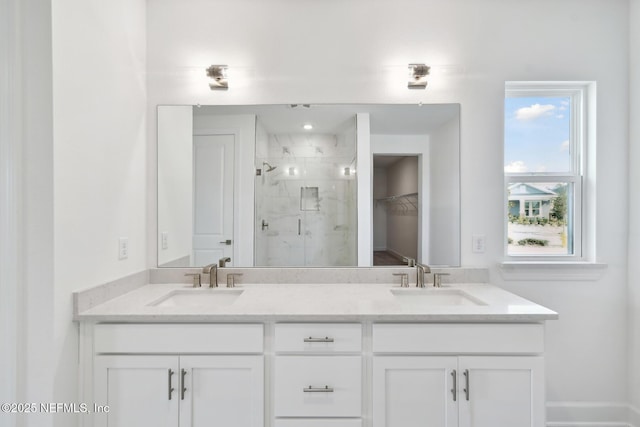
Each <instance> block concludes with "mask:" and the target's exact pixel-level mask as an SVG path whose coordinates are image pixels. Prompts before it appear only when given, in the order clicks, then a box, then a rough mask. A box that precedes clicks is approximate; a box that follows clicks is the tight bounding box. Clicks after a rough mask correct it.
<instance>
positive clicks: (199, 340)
mask: <svg viewBox="0 0 640 427" xmlns="http://www.w3.org/2000/svg"><path fill="white" fill-rule="evenodd" d="M263 335H264V332H263V325H261V324H135V323H134V324H98V325H95V327H94V350H95V353H181V354H184V353H262V352H263V351H264V350H263Z"/></svg>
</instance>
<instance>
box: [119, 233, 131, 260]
mask: <svg viewBox="0 0 640 427" xmlns="http://www.w3.org/2000/svg"><path fill="white" fill-rule="evenodd" d="M127 258H129V238H128V237H120V238H119V239H118V259H127Z"/></svg>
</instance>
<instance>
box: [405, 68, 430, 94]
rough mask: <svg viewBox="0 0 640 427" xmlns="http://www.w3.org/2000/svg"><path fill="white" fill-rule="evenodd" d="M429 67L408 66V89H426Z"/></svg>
mask: <svg viewBox="0 0 640 427" xmlns="http://www.w3.org/2000/svg"><path fill="white" fill-rule="evenodd" d="M429 70H430V67H428V66H426V65H425V64H409V82H408V83H407V87H408V88H409V89H426V87H427V76H428V75H429Z"/></svg>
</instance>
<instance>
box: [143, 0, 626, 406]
mask: <svg viewBox="0 0 640 427" xmlns="http://www.w3.org/2000/svg"><path fill="white" fill-rule="evenodd" d="M248 10H250V11H251V13H247V11H248ZM220 11H223V13H220ZM408 11H410V13H408ZM265 17H268V18H267V19H265ZM147 18H148V24H149V25H148V41H149V43H148V48H149V50H148V65H149V68H148V70H149V74H148V78H149V85H148V89H149V110H150V111H153V109H155V105H156V104H160V103H187V104H194V103H202V104H231V103H234V104H247V103H249V104H251V103H291V102H312V103H320V102H329V103H335V102H349V103H351V102H354V103H358V102H382V103H389V102H392V103H404V102H406V103H412V102H418V101H423V102H427V103H433V102H454V103H460V104H461V162H462V164H461V167H462V171H463V172H462V182H461V186H462V195H461V198H462V231H461V241H462V242H463V247H462V264H463V265H466V266H478V265H479V266H489V267H491V269H492V271H491V279H492V281H493V282H495V283H496V284H498V285H500V286H504V287H505V288H507V289H509V290H512V291H515V292H517V293H520V294H522V295H523V296H525V297H527V298H530V299H532V300H534V301H536V302H539V303H541V304H544V305H547V306H549V307H551V308H552V309H555V310H557V311H559V312H560V316H561V317H560V320H558V321H553V322H549V323H548V326H547V337H548V339H547V349H548V353H547V355H548V357H547V379H548V387H547V397H548V399H549V400H550V401H552V402H556V403H558V402H564V403H560V404H561V405H565V406H566V407H572V406H571V405H572V404H571V403H567V402H585V405H586V406H589V405H595V402H625V401H626V399H627V390H626V389H625V387H621V386H620V385H621V384H625V383H626V382H627V376H626V366H627V360H626V356H627V349H626V343H627V334H626V330H627V327H626V322H627V316H626V310H625V306H626V304H625V299H626V295H627V286H626V275H627V261H626V260H627V216H628V210H627V197H628V186H627V167H626V164H627V154H628V150H627V148H628V139H627V136H628V115H627V112H626V107H625V106H626V105H628V104H627V103H628V72H629V69H628V44H629V41H628V32H627V28H628V22H629V18H628V2H627V1H610V0H563V1H562V2H558V1H555V0H539V1H536V2H526V1H509V2H506V1H495V0H482V1H469V0H452V1H448V2H442V1H437V0H424V1H420V2H416V1H412V0H399V1H396V2H394V3H393V4H392V5H390V4H388V3H383V2H370V1H367V0H352V1H349V2H317V1H311V0H301V1H296V2H291V1H288V0H272V1H269V2H255V1H251V0H233V1H231V0H219V1H212V2H202V1H197V0H183V1H179V2H178V1H175V0H151V1H149V3H148V15H147ZM213 24H215V31H214V32H213V34H214V35H212V25H213ZM327 28H331V31H327ZM489 29H490V30H489ZM169 30H170V31H169ZM417 61H424V62H426V63H428V64H430V65H432V66H433V67H434V69H433V71H434V73H433V75H432V77H431V78H430V83H429V87H428V89H427V90H426V91H415V90H414V91H409V90H407V89H406V70H407V68H406V67H407V64H408V63H412V62H417ZM212 63H227V64H229V65H230V67H231V68H230V73H229V74H230V89H229V91H227V92H220V91H218V92H212V91H210V90H209V89H208V87H207V84H206V80H205V78H204V76H203V74H204V71H203V70H204V69H205V68H206V67H207V66H208V65H210V64H212ZM326 64H336V66H329V67H328V66H326ZM444 66H446V68H447V70H448V71H449V73H446V74H442V73H440V74H439V73H438V67H440V68H441V69H442V68H443V67H444ZM508 80H513V81H518V80H520V81H525V80H528V81H535V80H590V81H591V80H593V81H597V82H598V115H597V125H598V126H597V132H598V134H597V136H598V141H599V143H600V144H599V146H598V160H597V168H598V169H597V170H598V184H597V190H598V191H597V194H598V204H597V206H598V208H597V211H596V215H597V226H598V233H597V236H596V238H597V248H598V258H599V260H600V261H602V262H606V263H608V269H607V270H606V272H605V274H604V276H603V277H602V278H601V279H599V280H595V281H556V280H551V281H547V282H540V281H504V280H502V279H501V276H500V273H499V272H498V270H497V268H496V267H495V266H496V263H497V262H499V261H500V260H501V259H502V256H503V240H504V239H503V194H502V179H503V178H502V173H503V172H502V170H503V164H502V163H503V158H502V133H503V118H502V111H503V98H504V82H505V81H508ZM154 126H155V124H154V123H150V124H149V129H151V130H152V129H153V127H154ZM154 144H155V133H153V134H152V132H150V135H149V147H150V150H149V153H150V154H151V153H152V152H153V146H154ZM149 158H150V159H153V157H151V156H150V157H149ZM361 169H362V166H361V165H359V170H361ZM153 173H155V172H154V171H151V170H150V171H149V174H150V175H149V176H150V177H152V176H153ZM150 182H152V181H150ZM150 190H151V191H154V189H153V188H151V189H150ZM369 197H370V195H369ZM479 206H481V207H482V209H478V207H479ZM612 207H619V208H615V209H614V208H612ZM148 208H149V211H150V215H152V212H153V210H154V204H153V203H150V204H149V205H148ZM368 229H370V226H369V228H368ZM153 233H154V234H155V231H153ZM474 233H478V234H485V235H486V236H487V248H486V252H485V253H482V254H475V253H472V251H471V244H470V242H471V235H472V234H474ZM604 405H605V406H606V405H607V404H604ZM579 406H580V405H577V406H576V407H579ZM583 406H584V405H583ZM594 407H595V406H594ZM614 409H615V408H614Z"/></svg>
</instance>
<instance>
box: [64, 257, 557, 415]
mask: <svg viewBox="0 0 640 427" xmlns="http://www.w3.org/2000/svg"><path fill="white" fill-rule="evenodd" d="M406 270H407V271H409V269H406ZM387 274H388V273H387ZM414 283H415V282H414ZM94 296H95V294H94ZM78 298H82V296H80V295H78V296H77V301H76V302H77V304H76V307H77V311H76V320H78V321H80V329H81V353H82V354H81V372H82V375H81V377H82V384H83V401H85V402H91V403H93V402H95V403H96V404H97V405H108V407H109V412H108V413H106V411H105V412H103V413H93V414H91V415H90V416H87V417H84V418H83V420H84V421H86V423H85V425H87V426H96V427H98V426H100V427H104V426H111V427H113V426H129V425H131V426H142V425H149V426H150V425H153V426H204V425H206V426H211V425H221V426H234V427H262V426H270V427H298V426H299V427H321V426H322V427H396V426H397V427H408V426H409V427H410V426H418V425H427V424H428V425H431V426H447V427H450V426H476V427H478V426H491V427H494V426H531V427H542V426H544V424H545V399H544V321H546V320H551V319H556V318H557V313H555V312H553V311H551V310H549V309H547V308H545V307H541V306H539V305H537V304H535V303H533V302H530V301H527V300H525V299H523V298H520V297H518V296H516V295H513V294H511V293H509V292H506V291H504V290H502V289H500V288H497V287H495V286H491V285H488V284H483V283H448V284H444V285H443V287H441V288H433V287H427V288H423V289H420V288H415V287H411V288H401V287H399V285H397V284H393V285H392V284H389V283H297V284H291V283H290V284H270V283H259V284H257V283H256V284H254V283H251V284H247V283H241V284H240V285H239V286H238V287H236V288H213V289H210V288H193V287H191V286H190V285H189V284H185V283H180V284H176V283H156V284H149V285H146V286H142V287H139V288H137V289H135V290H133V291H131V292H128V293H126V294H125V295H122V296H119V297H117V298H113V299H110V300H107V301H104V302H100V303H97V301H93V304H91V305H92V306H91V307H90V308H86V309H82V303H78ZM425 423H427V424H425Z"/></svg>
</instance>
